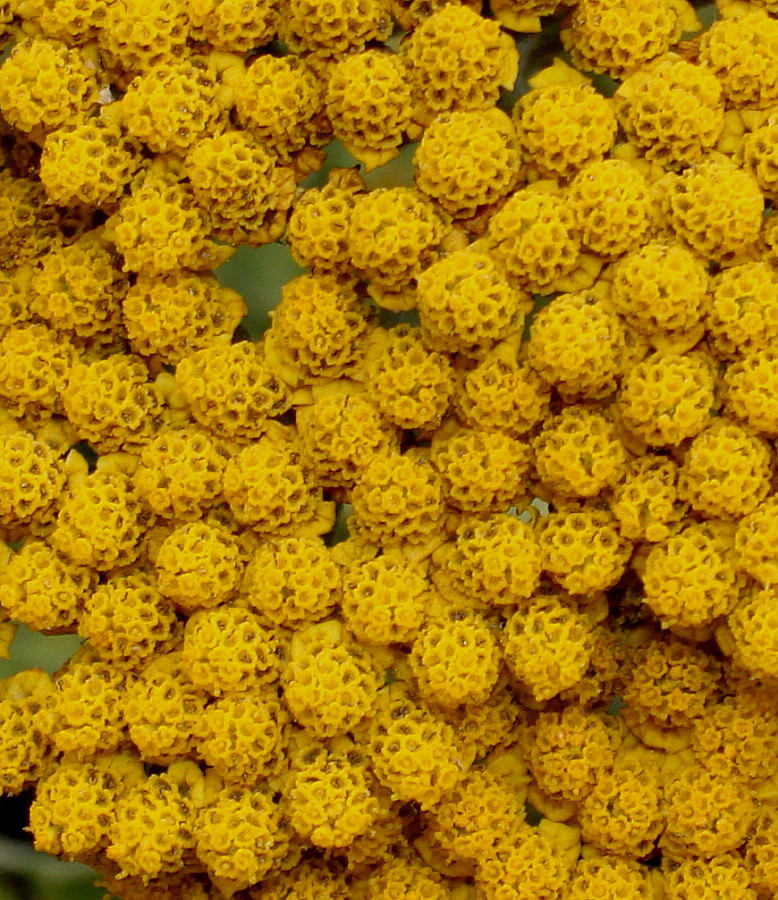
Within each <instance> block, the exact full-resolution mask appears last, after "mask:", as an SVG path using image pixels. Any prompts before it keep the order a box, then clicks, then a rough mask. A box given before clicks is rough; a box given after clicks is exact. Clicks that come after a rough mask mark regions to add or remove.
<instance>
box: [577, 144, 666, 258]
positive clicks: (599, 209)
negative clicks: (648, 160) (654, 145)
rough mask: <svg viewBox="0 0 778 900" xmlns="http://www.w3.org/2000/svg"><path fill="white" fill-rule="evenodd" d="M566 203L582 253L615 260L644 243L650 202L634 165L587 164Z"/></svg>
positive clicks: (616, 162) (612, 161)
mask: <svg viewBox="0 0 778 900" xmlns="http://www.w3.org/2000/svg"><path fill="white" fill-rule="evenodd" d="M568 203H569V205H570V206H571V207H572V209H573V213H574V215H575V221H576V227H577V229H578V231H579V232H580V236H581V243H582V245H583V247H584V248H585V249H586V250H590V251H591V252H592V253H597V254H599V255H600V256H604V257H607V258H609V259H615V258H616V257H619V256H621V255H622V254H624V253H628V252H629V251H630V250H634V249H636V248H637V247H639V246H641V245H642V244H643V243H644V242H645V238H646V235H647V234H648V232H649V228H650V226H651V219H652V211H651V203H650V197H649V189H648V183H647V182H646V179H645V178H644V177H643V176H642V175H641V174H640V172H639V171H638V170H637V168H636V167H635V166H632V165H630V164H629V163H627V162H623V161H621V160H618V159H605V160H602V161H601V162H593V163H590V164H589V165H587V166H585V167H584V168H583V169H581V171H580V172H579V173H578V174H577V175H576V177H575V178H574V180H573V182H572V183H571V185H570V191H569V193H568Z"/></svg>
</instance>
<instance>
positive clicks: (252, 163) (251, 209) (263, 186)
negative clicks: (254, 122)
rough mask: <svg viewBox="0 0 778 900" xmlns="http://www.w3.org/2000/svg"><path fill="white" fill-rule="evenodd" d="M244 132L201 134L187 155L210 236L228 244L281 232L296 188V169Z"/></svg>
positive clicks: (261, 239) (274, 236)
mask: <svg viewBox="0 0 778 900" xmlns="http://www.w3.org/2000/svg"><path fill="white" fill-rule="evenodd" d="M276 163H277V159H276V156H275V154H273V153H272V152H271V151H270V150H268V149H266V148H265V147H264V146H263V145H262V143H260V142H258V141H255V140H254V139H253V138H251V137H250V136H249V135H248V134H246V133H245V132H242V131H228V132H226V133H225V134H221V135H217V136H209V137H205V138H204V139H203V140H201V141H199V143H196V144H195V145H194V146H193V147H192V149H191V150H190V151H189V153H188V155H187V157H186V171H187V175H188V176H189V180H190V183H191V185H192V189H193V190H194V195H195V197H196V198H197V201H198V203H199V204H200V206H202V207H203V208H204V209H207V210H208V212H209V213H210V216H211V221H212V223H213V231H214V234H215V235H216V236H217V237H218V238H220V239H222V240H225V241H227V242H229V243H232V244H250V245H251V246H258V245H259V244H267V243H270V242H271V241H277V240H278V239H279V238H280V237H281V235H282V234H283V232H284V228H285V226H286V218H287V215H288V212H289V207H290V206H291V203H292V199H293V195H294V190H295V176H294V171H293V170H292V169H291V168H288V167H286V166H279V165H277V164H276Z"/></svg>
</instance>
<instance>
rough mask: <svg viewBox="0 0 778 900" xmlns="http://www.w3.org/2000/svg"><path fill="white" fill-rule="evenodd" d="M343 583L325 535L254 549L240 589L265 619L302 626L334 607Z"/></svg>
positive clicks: (269, 544) (321, 616) (295, 539)
mask: <svg viewBox="0 0 778 900" xmlns="http://www.w3.org/2000/svg"><path fill="white" fill-rule="evenodd" d="M340 586H341V576H340V571H339V569H338V566H337V565H336V564H335V562H334V561H333V559H332V554H331V552H330V551H329V549H328V548H327V546H326V545H325V544H324V542H323V541H322V539H321V538H318V537H290V538H286V539H285V540H276V541H268V542H267V543H263V544H262V545H261V546H260V547H258V548H257V549H256V550H255V551H254V555H253V556H252V557H251V559H250V560H249V564H248V567H247V569H246V574H245V577H244V579H243V582H242V584H241V595H242V597H244V598H245V599H246V601H247V602H248V604H249V605H250V606H251V607H252V608H253V609H254V610H256V612H257V613H258V614H259V615H260V616H261V617H262V619H263V620H264V619H267V620H269V621H270V622H272V623H273V624H274V625H282V626H285V627H287V628H299V627H300V626H302V625H306V624H310V623H312V622H317V621H319V620H320V619H323V618H325V617H326V616H328V615H329V614H330V613H331V612H332V609H333V607H334V606H335V603H336V602H337V600H338V599H339V589H340Z"/></svg>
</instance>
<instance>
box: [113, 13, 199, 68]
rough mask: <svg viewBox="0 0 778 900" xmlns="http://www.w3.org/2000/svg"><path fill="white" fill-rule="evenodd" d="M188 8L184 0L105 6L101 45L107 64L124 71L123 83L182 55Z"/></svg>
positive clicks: (185, 36)
mask: <svg viewBox="0 0 778 900" xmlns="http://www.w3.org/2000/svg"><path fill="white" fill-rule="evenodd" d="M187 10H188V7H187V4H186V3H185V2H184V0H123V2H122V3H120V4H115V3H111V4H109V5H108V6H107V8H106V10H105V18H104V20H103V24H102V28H101V29H100V32H99V39H100V46H101V49H102V51H103V55H104V56H105V59H106V61H107V63H108V64H109V66H110V67H111V68H113V69H115V70H116V71H117V72H119V73H123V78H124V82H123V83H124V84H125V85H126V83H127V82H128V81H129V80H131V78H132V76H134V75H137V74H142V73H144V72H147V71H148V70H149V69H150V68H152V66H155V65H159V64H160V63H171V62H174V61H175V60H176V58H178V57H181V56H182V55H184V46H185V44H186V41H187V38H188V36H189V35H188V27H187V26H188V22H187V18H188V17H187ZM120 83H121V82H120Z"/></svg>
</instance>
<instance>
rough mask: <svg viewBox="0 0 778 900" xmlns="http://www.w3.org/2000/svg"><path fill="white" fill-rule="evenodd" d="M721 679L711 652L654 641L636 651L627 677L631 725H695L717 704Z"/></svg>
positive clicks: (670, 641) (625, 693)
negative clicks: (712, 704)
mask: <svg viewBox="0 0 778 900" xmlns="http://www.w3.org/2000/svg"><path fill="white" fill-rule="evenodd" d="M719 677H720V668H719V664H718V662H717V661H716V660H715V659H714V658H713V657H712V656H711V655H710V654H709V653H708V652H707V651H705V650H701V649H699V648H698V647H695V646H692V645H690V644H686V643H684V642H683V641H681V640H678V639H677V638H668V639H664V638H663V637H661V636H657V637H655V638H652V639H651V641H650V642H649V643H648V644H647V645H646V646H645V647H642V648H640V649H639V650H637V651H636V653H635V655H634V658H633V659H632V661H631V668H630V669H629V671H628V673H627V676H626V683H625V686H624V690H623V693H622V697H623V699H624V701H625V702H626V704H627V707H628V708H627V710H625V711H624V713H627V714H628V715H627V720H628V723H629V724H630V726H632V727H634V725H635V724H636V723H637V724H640V723H644V724H645V723H647V724H654V725H658V726H659V727H660V728H677V727H682V728H683V727H686V726H688V725H690V724H692V722H693V721H694V720H695V719H697V718H699V717H700V716H702V715H704V714H705V711H706V708H707V707H708V706H709V704H710V703H711V702H712V701H713V700H714V698H715V694H716V689H717V686H718V681H719ZM624 713H623V714H624Z"/></svg>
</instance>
